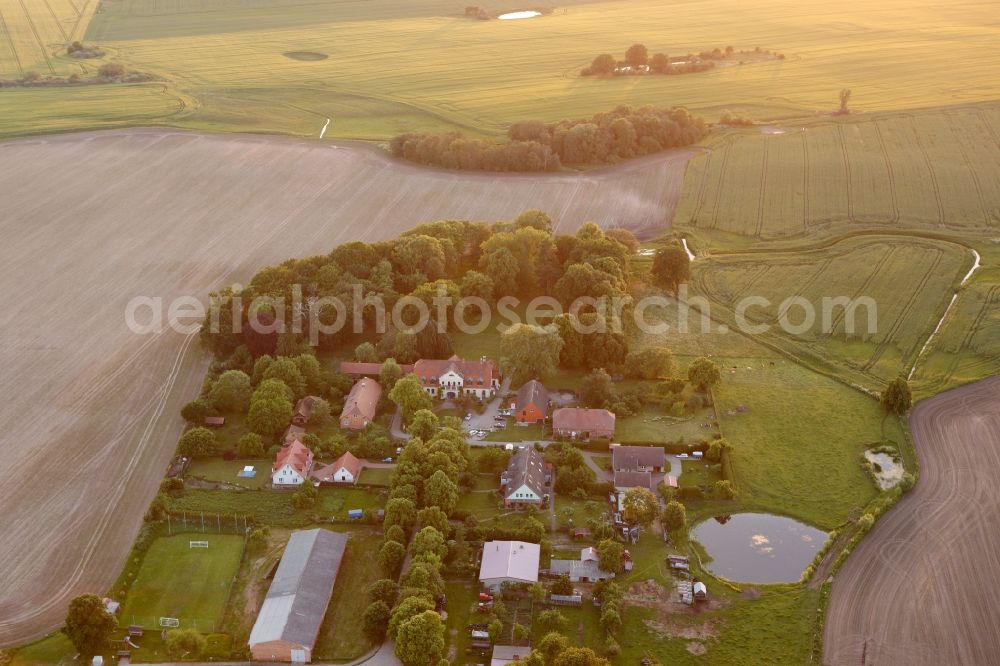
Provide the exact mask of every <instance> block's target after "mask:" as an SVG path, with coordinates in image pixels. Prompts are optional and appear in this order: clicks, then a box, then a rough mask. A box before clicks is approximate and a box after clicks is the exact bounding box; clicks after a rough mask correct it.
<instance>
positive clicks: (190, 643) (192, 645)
mask: <svg viewBox="0 0 1000 666" xmlns="http://www.w3.org/2000/svg"><path fill="white" fill-rule="evenodd" d="M206 642H207V641H206V640H205V637H204V636H202V635H201V633H200V632H198V631H196V630H194V629H171V630H170V631H168V632H167V640H166V644H165V645H164V647H165V648H166V650H167V654H169V655H170V656H171V657H176V658H180V657H187V658H195V659H197V658H198V657H200V656H201V653H202V652H204V651H205V645H206Z"/></svg>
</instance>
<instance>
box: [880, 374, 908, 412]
mask: <svg viewBox="0 0 1000 666" xmlns="http://www.w3.org/2000/svg"><path fill="white" fill-rule="evenodd" d="M880 402H881V403H882V408H883V409H885V411H886V412H887V413H889V414H896V415H902V414H905V413H906V412H908V411H910V407H912V406H913V394H912V393H911V392H910V384H909V382H907V381H906V377H904V376H903V375H899V376H898V377H896V378H895V379H893V380H892V381H891V382H889V385H888V386H887V387H886V388H885V390H884V391H882V395H881V398H880Z"/></svg>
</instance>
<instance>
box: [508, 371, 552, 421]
mask: <svg viewBox="0 0 1000 666" xmlns="http://www.w3.org/2000/svg"><path fill="white" fill-rule="evenodd" d="M515 404H516V405H517V408H518V409H519V410H521V409H524V408H525V407H527V406H528V405H530V404H534V405H535V406H536V407H538V408H539V409H540V410H542V414H544V415H546V416H547V415H548V413H549V390H548V389H547V388H545V386H544V385H543V384H542V383H541V382H540V381H538V380H537V379H532V380H531V381H529V382H527V383H525V384H524V385H523V386H522V387H521V388H519V389H518V390H517V400H516V401H515Z"/></svg>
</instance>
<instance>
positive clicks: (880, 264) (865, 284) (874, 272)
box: [826, 245, 897, 338]
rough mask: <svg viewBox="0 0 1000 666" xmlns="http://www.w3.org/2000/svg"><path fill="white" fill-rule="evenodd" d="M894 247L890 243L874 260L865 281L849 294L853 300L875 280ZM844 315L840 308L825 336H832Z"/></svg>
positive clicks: (892, 252) (893, 251) (845, 313)
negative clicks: (873, 266)
mask: <svg viewBox="0 0 1000 666" xmlns="http://www.w3.org/2000/svg"><path fill="white" fill-rule="evenodd" d="M896 249H897V246H895V245H890V246H889V247H888V249H887V250H886V251H885V254H883V255H882V257H881V258H880V259H879V260H878V261H876V262H875V268H874V269H873V270H872V272H871V273H870V274H869V275H868V277H867V278H865V281H864V282H862V283H861V286H860V287H858V289H857V290H856V291H855V292H854V293H853V294H852V295H851V297H852V298H853V299H854V300H857V299H858V297H859V296H860V295H862V294H864V292H866V291H868V288H869V287H870V286H871V283H872V282H873V281H874V280H875V277H876V276H877V275H878V274H879V273H881V272H882V269H883V268H884V267H885V264H886V262H888V261H889V257H891V256H892V255H893V254H894V253H895V252H896ZM846 315H847V311H846V309H842V310H841V311H840V312H839V313H838V314H837V316H836V317H835V318H834V319H833V322H832V323H831V324H830V332H829V333H827V334H826V337H828V338H832V337H833V336H834V331H836V330H837V327H838V326H840V323H841V322H842V321H843V320H844V317H845V316H846Z"/></svg>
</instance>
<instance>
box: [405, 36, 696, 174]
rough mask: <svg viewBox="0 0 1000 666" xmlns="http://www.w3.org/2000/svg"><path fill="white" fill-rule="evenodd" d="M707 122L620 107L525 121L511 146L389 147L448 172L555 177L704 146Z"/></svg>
mask: <svg viewBox="0 0 1000 666" xmlns="http://www.w3.org/2000/svg"><path fill="white" fill-rule="evenodd" d="M636 47H641V45H639V44H637V45H636V46H634V47H632V48H631V49H629V52H630V54H631V55H630V57H632V58H633V59H634V60H636V61H640V60H641V61H642V64H645V63H646V60H647V57H648V55H647V53H646V51H645V47H641V49H638V48H636ZM591 67H592V68H596V69H594V73H603V74H607V73H611V72H613V71H614V68H615V63H614V59H613V58H611V57H610V56H604V55H602V56H599V57H598V58H596V59H595V60H594V63H593V65H592V66H591ZM707 133H708V127H707V125H706V124H705V122H704V121H703V120H702V119H700V118H696V117H694V116H692V115H691V114H690V113H689V112H688V111H687V109H684V108H683V107H673V108H657V107H652V106H644V107H638V108H636V107H630V106H619V107H617V108H616V109H614V110H613V111H610V112H607V113H599V114H597V115H595V116H593V117H591V118H588V119H581V120H563V121H560V122H557V123H543V122H538V121H525V122H520V123H515V124H514V125H512V126H511V127H510V129H509V130H508V141H507V142H506V143H502V144H496V143H487V142H484V141H480V140H478V139H470V138H467V137H465V136H464V135H463V134H462V133H461V132H452V133H448V134H419V133H413V132H411V133H408V134H402V135H400V136H397V137H395V138H394V139H393V140H392V141H391V142H390V149H391V150H392V153H393V154H394V155H396V156H398V157H403V158H405V159H408V160H411V161H414V162H419V163H421V164H433V165H436V166H442V167H446V168H449V169H462V170H480V171H554V170H558V169H559V168H560V166H561V165H562V164H579V165H585V164H606V163H612V162H616V161H618V160H622V159H628V158H630V157H636V156H639V155H648V154H650V153H654V152H657V151H660V150H665V149H667V148H677V147H681V146H686V145H690V144H692V143H696V142H697V141H700V140H701V139H702V138H703V137H704V136H705V135H706V134H707Z"/></svg>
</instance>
